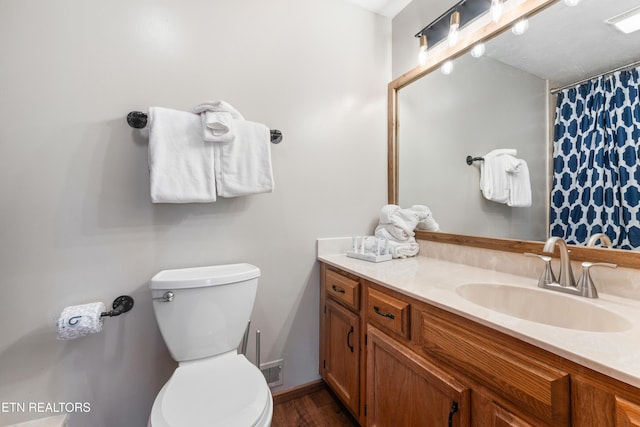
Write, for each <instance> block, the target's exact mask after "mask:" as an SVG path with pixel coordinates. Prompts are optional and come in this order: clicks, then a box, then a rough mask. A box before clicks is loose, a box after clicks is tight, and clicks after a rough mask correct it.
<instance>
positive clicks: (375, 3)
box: [344, 0, 411, 18]
mask: <svg viewBox="0 0 640 427" xmlns="http://www.w3.org/2000/svg"><path fill="white" fill-rule="evenodd" d="M344 1H346V2H348V3H353V4H355V5H356V6H360V7H362V8H364V9H367V10H369V11H371V12H374V13H377V14H379V15H382V16H386V17H388V18H393V17H394V16H396V15H397V14H398V12H400V11H401V10H402V9H404V8H405V6H406V5H408V4H409V3H411V0H344Z"/></svg>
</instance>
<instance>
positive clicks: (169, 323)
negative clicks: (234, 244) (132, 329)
mask: <svg viewBox="0 0 640 427" xmlns="http://www.w3.org/2000/svg"><path fill="white" fill-rule="evenodd" d="M258 277H260V269H259V268H258V267H256V266H253V265H251V264H230V265H216V266H209V267H195V268H182V269H176V270H164V271H161V272H159V273H158V274H156V275H155V276H153V278H152V279H151V283H150V284H149V287H150V288H151V296H152V298H153V310H154V312H155V315H156V320H157V322H158V326H159V327H160V332H161V333H162V337H163V338H164V341H165V343H166V344H167V347H168V348H169V351H170V352H171V356H172V357H173V358H174V359H175V360H176V361H178V362H183V361H188V360H194V359H201V358H204V357H210V356H215V355H217V354H221V353H225V352H227V351H230V350H233V349H235V348H237V347H238V345H239V344H240V341H241V339H242V336H243V334H244V331H245V329H246V327H247V323H248V322H249V318H250V316H251V310H253V303H254V301H255V297H256V290H257V287H258ZM168 292H171V293H172V294H173V298H172V300H171V301H165V300H164V299H165V298H164V296H165V294H167V293H168Z"/></svg>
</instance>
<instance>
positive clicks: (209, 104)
mask: <svg viewBox="0 0 640 427" xmlns="http://www.w3.org/2000/svg"><path fill="white" fill-rule="evenodd" d="M192 112H193V113H195V114H200V117H201V122H202V139H203V140H204V141H207V142H231V141H233V139H234V138H235V133H234V130H233V120H244V117H243V116H242V114H240V112H239V111H238V110H236V109H235V108H233V106H232V105H231V104H229V103H228V102H225V101H220V100H217V101H206V102H203V103H202V104H198V105H196V106H195V107H193V109H192Z"/></svg>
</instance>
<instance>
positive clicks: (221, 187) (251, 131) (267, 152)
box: [212, 120, 274, 197]
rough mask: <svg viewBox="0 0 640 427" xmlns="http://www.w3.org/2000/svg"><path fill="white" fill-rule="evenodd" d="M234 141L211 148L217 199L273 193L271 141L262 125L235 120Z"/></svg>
mask: <svg viewBox="0 0 640 427" xmlns="http://www.w3.org/2000/svg"><path fill="white" fill-rule="evenodd" d="M232 126H233V129H234V133H235V138H234V140H233V142H223V143H218V144H212V145H213V147H214V159H215V173H216V188H217V190H218V196H220V197H238V196H246V195H249V194H256V193H270V192H272V191H273V188H274V182H273V170H272V167H271V138H270V132H269V128H268V127H266V126H265V125H263V124H261V123H255V122H249V121H244V120H234V121H233V124H232Z"/></svg>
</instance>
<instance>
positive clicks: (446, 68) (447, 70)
mask: <svg viewBox="0 0 640 427" xmlns="http://www.w3.org/2000/svg"><path fill="white" fill-rule="evenodd" d="M440 71H441V72H442V74H444V75H445V76H448V75H449V74H451V73H452V72H453V62H451V61H447V62H445V63H444V64H442V66H441V67H440Z"/></svg>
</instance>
